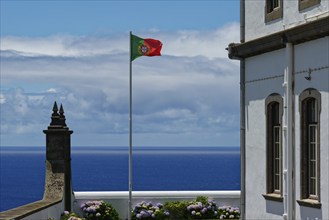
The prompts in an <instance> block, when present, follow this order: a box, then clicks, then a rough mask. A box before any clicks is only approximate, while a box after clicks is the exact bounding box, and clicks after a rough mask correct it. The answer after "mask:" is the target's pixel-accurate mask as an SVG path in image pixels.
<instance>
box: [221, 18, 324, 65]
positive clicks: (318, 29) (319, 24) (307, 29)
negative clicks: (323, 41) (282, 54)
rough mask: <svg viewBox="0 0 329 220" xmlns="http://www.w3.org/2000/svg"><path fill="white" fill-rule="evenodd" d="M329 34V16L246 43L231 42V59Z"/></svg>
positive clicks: (261, 52)
mask: <svg viewBox="0 0 329 220" xmlns="http://www.w3.org/2000/svg"><path fill="white" fill-rule="evenodd" d="M326 36H329V16H326V17H324V18H320V19H318V20H315V21H311V22H308V23H306V24H302V25H299V26H296V27H293V28H290V29H286V30H283V31H280V32H276V33H274V34H270V35H267V36H265V37H261V38H257V39H254V40H251V41H247V42H245V43H231V44H229V46H228V48H227V50H228V52H229V54H228V56H229V58H230V59H241V58H248V57H252V56H256V55H259V54H263V53H266V52H270V51H274V50H278V49H281V48H284V47H285V43H287V42H289V43H292V44H294V45H296V44H300V43H304V42H307V41H311V40H315V39H318V38H322V37H326Z"/></svg>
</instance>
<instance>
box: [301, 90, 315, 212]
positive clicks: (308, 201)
mask: <svg viewBox="0 0 329 220" xmlns="http://www.w3.org/2000/svg"><path fill="white" fill-rule="evenodd" d="M312 103H313V104H312ZM310 105H314V107H313V108H312V110H310ZM299 113H300V200H297V202H298V203H299V204H300V205H304V206H309V207H314V208H320V207H321V202H320V201H321V200H320V199H321V191H320V183H321V182H320V181H321V178H320V177H321V176H320V171H321V170H320V165H321V160H320V149H321V148H320V114H321V94H320V92H318V91H317V90H315V89H312V88H311V89H307V90H304V91H303V92H302V93H301V94H300V96H299ZM313 117H314V118H313ZM310 118H312V119H310ZM311 128H315V131H314V135H311V132H310V129H311ZM311 138H312V140H311ZM311 142H312V143H311ZM314 144H315V148H314V151H315V152H313V153H314V155H313V157H315V158H313V157H312V158H311V155H312V152H311V151H310V150H311V148H312V147H314ZM314 159H315V160H314ZM313 162H315V167H314V168H312V169H311V168H310V167H311V163H313ZM311 171H313V172H315V173H314V175H312V176H313V177H315V178H316V179H315V185H314V187H313V188H314V189H311V188H312V187H311V186H310V185H311V184H310V182H311V179H312V178H313V177H312V176H311V174H310V173H311ZM314 190H315V193H314Z"/></svg>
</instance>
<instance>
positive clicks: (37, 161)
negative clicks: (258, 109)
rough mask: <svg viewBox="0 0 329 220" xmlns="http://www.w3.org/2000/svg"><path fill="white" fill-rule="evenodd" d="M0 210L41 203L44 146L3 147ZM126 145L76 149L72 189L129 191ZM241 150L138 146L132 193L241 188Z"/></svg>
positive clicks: (230, 148)
mask: <svg viewBox="0 0 329 220" xmlns="http://www.w3.org/2000/svg"><path fill="white" fill-rule="evenodd" d="M0 152H1V155H0V174H1V178H0V195H1V196H0V211H4V210H8V209H11V208H14V207H17V206H21V205H24V204H27V203H30V202H34V201H37V200H40V199H42V196H43V190H44V181H45V160H46V152H45V147H1V148H0ZM128 153H129V152H128V147H72V155H71V158H72V182H73V190H74V191H128V160H129V158H128ZM239 189H240V148H239V147H134V149H133V190H136V191H138V190H143V191H152V190H159V191H161V190H201V191H202V190H239Z"/></svg>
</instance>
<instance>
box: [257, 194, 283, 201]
mask: <svg viewBox="0 0 329 220" xmlns="http://www.w3.org/2000/svg"><path fill="white" fill-rule="evenodd" d="M262 196H263V197H264V198H265V199H266V200H272V201H276V202H283V197H282V196H281V195H280V194H276V193H268V194H262Z"/></svg>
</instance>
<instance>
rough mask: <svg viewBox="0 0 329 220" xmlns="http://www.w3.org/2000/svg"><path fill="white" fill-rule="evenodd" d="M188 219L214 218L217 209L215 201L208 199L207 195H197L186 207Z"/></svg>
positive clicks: (216, 214) (216, 215) (216, 216)
mask: <svg viewBox="0 0 329 220" xmlns="http://www.w3.org/2000/svg"><path fill="white" fill-rule="evenodd" d="M186 209H187V211H188V219H216V218H218V211H217V205H216V202H215V201H213V200H208V198H207V197H204V196H200V197H197V199H196V200H195V201H192V202H189V204H188V206H187V207H186Z"/></svg>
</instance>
